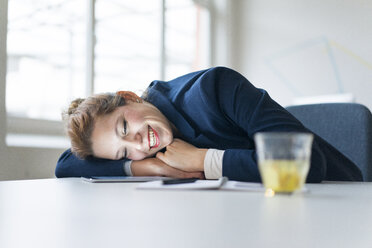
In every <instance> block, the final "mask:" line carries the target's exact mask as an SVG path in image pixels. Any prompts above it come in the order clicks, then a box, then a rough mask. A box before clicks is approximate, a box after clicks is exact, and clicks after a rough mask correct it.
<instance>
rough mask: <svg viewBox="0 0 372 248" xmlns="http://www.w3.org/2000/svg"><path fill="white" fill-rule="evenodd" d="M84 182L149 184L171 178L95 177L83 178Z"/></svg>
mask: <svg viewBox="0 0 372 248" xmlns="http://www.w3.org/2000/svg"><path fill="white" fill-rule="evenodd" d="M81 179H82V180H84V181H86V182H90V183H125V182H149V181H156V180H169V179H173V178H171V177H133V176H95V177H82V178H81Z"/></svg>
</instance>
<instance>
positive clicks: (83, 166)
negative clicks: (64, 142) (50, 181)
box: [55, 149, 127, 178]
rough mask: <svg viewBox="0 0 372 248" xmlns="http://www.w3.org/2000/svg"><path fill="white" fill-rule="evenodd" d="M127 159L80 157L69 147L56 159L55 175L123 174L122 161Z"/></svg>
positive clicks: (59, 176)
mask: <svg viewBox="0 0 372 248" xmlns="http://www.w3.org/2000/svg"><path fill="white" fill-rule="evenodd" d="M125 161H127V160H124V159H122V160H108V159H100V158H94V157H90V158H87V159H80V158H78V157H76V156H75V155H74V154H73V153H72V152H71V149H68V150H66V151H65V152H64V153H63V154H62V155H61V156H60V158H59V159H58V162H57V166H56V169H55V175H56V177H58V178H61V177H91V176H125V173H124V162H125Z"/></svg>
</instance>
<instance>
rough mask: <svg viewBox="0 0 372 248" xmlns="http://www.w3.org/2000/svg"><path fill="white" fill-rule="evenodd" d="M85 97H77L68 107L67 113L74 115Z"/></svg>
mask: <svg viewBox="0 0 372 248" xmlns="http://www.w3.org/2000/svg"><path fill="white" fill-rule="evenodd" d="M84 100H85V99H84V98H77V99H75V100H73V101H72V102H71V103H70V106H69V107H68V110H67V114H68V115H72V114H74V113H75V111H76V109H77V108H78V107H79V105H80V103H82V102H83V101H84Z"/></svg>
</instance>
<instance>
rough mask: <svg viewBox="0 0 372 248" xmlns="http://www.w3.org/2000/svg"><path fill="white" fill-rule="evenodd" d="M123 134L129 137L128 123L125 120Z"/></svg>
mask: <svg viewBox="0 0 372 248" xmlns="http://www.w3.org/2000/svg"><path fill="white" fill-rule="evenodd" d="M123 134H124V135H127V121H126V120H125V119H124V122H123Z"/></svg>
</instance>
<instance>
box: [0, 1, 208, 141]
mask: <svg viewBox="0 0 372 248" xmlns="http://www.w3.org/2000/svg"><path fill="white" fill-rule="evenodd" d="M0 1H1V2H0V3H1V6H5V8H2V9H4V10H3V11H2V12H5V15H1V16H3V17H4V18H3V19H4V20H2V21H4V23H3V24H2V25H5V32H4V33H2V32H1V29H0V38H4V39H3V40H4V42H5V51H4V52H5V56H0V57H3V58H4V59H3V60H4V62H5V63H0V65H5V66H1V68H0V72H1V70H5V71H4V75H3V78H0V81H1V80H3V84H1V85H0V87H2V88H4V91H2V92H3V94H4V97H2V95H0V97H1V101H2V102H1V103H0V114H2V111H3V112H4V115H1V116H6V118H2V119H3V122H4V123H0V125H1V124H5V125H4V126H6V131H5V134H2V133H0V138H1V135H3V136H6V135H7V134H25V135H29V134H33V135H51V136H64V123H63V121H62V120H60V121H52V120H45V119H32V118H27V117H17V116H12V114H11V113H8V112H7V111H6V107H5V97H6V93H5V92H6V91H5V89H6V73H7V71H6V62H7V49H6V43H7V24H8V15H7V11H8V4H7V3H8V0H0ZM193 2H194V3H196V4H199V5H200V6H202V7H204V8H206V9H207V10H208V11H209V13H210V22H212V16H213V15H212V14H211V12H212V11H213V8H211V6H210V4H209V1H206V0H204V1H200V0H193ZM95 3H96V0H87V7H88V16H87V26H86V27H87V29H86V30H87V35H86V44H87V48H86V49H87V59H86V82H85V84H86V87H85V88H86V92H85V95H86V96H89V95H91V94H93V92H94V62H95V52H94V48H95V40H96V37H95ZM160 9H161V15H160V16H161V20H160V22H159V23H160V25H161V29H160V30H161V31H160V32H161V39H160V47H159V49H160V61H159V70H160V80H164V78H165V68H166V44H165V38H166V37H165V35H166V34H165V33H166V30H165V28H166V19H165V13H166V0H161V8H160ZM0 14H3V13H0ZM208 32H209V34H208V35H209V37H211V35H212V32H211V30H209V31H208ZM0 40H2V39H0ZM209 43H210V44H209V47H210V49H211V47H212V46H211V43H212V39H211V38H210V39H209ZM0 46H1V44H0ZM0 54H1V47H0ZM209 54H211V51H209ZM208 60H209V63H211V57H210V58H208ZM1 62H2V61H1ZM0 76H1V73H0ZM2 106H3V110H2V109H1V108H2Z"/></svg>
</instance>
